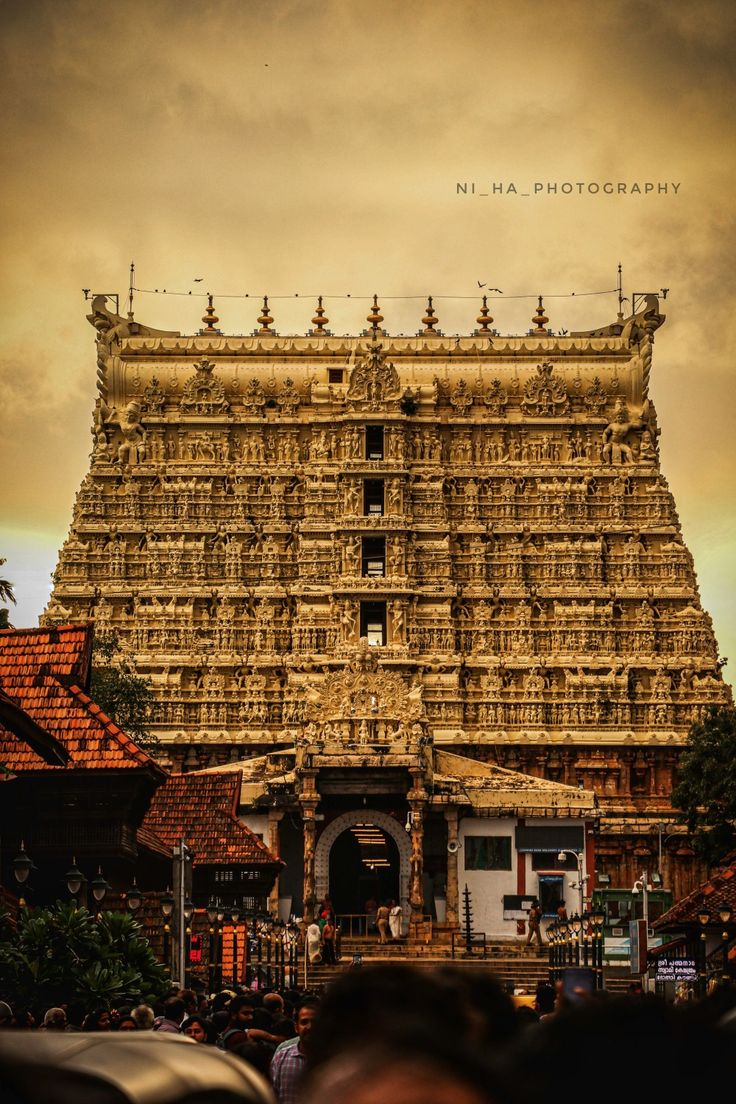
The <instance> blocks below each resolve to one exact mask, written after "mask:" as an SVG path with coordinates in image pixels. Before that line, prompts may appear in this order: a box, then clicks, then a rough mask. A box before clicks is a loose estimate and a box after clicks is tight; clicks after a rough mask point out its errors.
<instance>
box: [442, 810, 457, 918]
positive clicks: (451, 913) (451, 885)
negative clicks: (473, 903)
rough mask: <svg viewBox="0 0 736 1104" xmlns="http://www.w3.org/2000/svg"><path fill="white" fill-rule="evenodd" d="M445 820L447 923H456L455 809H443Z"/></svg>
mask: <svg viewBox="0 0 736 1104" xmlns="http://www.w3.org/2000/svg"><path fill="white" fill-rule="evenodd" d="M445 820H446V821H447V889H446V894H447V923H448V924H452V925H457V924H458V923H459V916H460V895H459V885H458V870H457V855H458V838H457V836H458V812H457V809H445Z"/></svg>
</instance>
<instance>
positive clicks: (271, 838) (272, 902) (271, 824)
mask: <svg viewBox="0 0 736 1104" xmlns="http://www.w3.org/2000/svg"><path fill="white" fill-rule="evenodd" d="M283 816H284V810H283V809H269V810H268V849H269V851H270V852H271V854H272V855H275V856H276V858H279V857H280V856H281V833H280V831H279V825H280V823H281V821H282V820H283ZM268 911H269V913H270V914H271V916H272V917H273V918H274V919H275V920H278V916H279V878H278V875H277V877H276V880H275V882H274V883H273V889H272V890H271V893H270V894H269V898H268Z"/></svg>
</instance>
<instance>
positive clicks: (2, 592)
mask: <svg viewBox="0 0 736 1104" xmlns="http://www.w3.org/2000/svg"><path fill="white" fill-rule="evenodd" d="M4 563H5V557H4V556H0V567H2V566H3V564H4ZM0 602H12V603H13V605H15V592H14V586H13V583H11V582H10V580H9V579H3V578H1V577H0ZM8 613H9V611H8V610H7V609H0V629H10V628H12V625H11V624H10V621H9V618H8Z"/></svg>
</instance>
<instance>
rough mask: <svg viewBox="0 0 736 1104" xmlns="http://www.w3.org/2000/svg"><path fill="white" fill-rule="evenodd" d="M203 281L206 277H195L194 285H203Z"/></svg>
mask: <svg viewBox="0 0 736 1104" xmlns="http://www.w3.org/2000/svg"><path fill="white" fill-rule="evenodd" d="M203 280H204V276H195V277H194V283H195V284H201V283H202V281H203Z"/></svg>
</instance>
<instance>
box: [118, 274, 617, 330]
mask: <svg viewBox="0 0 736 1104" xmlns="http://www.w3.org/2000/svg"><path fill="white" fill-rule="evenodd" d="M619 267H620V266H619ZM134 284H135V261H131V262H130V280H129V281H128V321H129V322H133V321H134V318H133V285H134Z"/></svg>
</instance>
